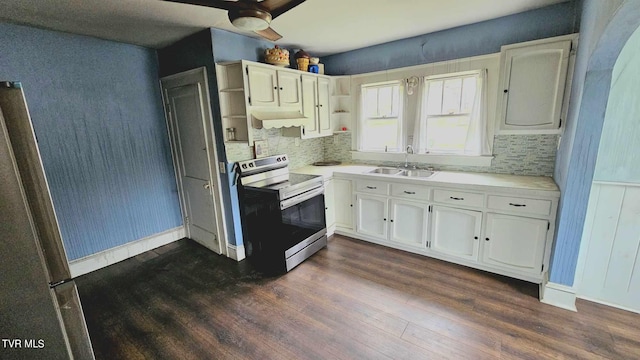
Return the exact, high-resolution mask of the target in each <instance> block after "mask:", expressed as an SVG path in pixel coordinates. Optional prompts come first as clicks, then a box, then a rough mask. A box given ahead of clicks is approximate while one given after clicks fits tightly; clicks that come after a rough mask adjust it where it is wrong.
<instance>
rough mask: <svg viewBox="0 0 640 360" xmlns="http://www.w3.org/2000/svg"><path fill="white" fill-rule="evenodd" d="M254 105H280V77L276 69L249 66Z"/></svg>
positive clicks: (250, 94)
mask: <svg viewBox="0 0 640 360" xmlns="http://www.w3.org/2000/svg"><path fill="white" fill-rule="evenodd" d="M247 69H248V70H247V71H248V77H249V98H250V105H252V106H278V78H277V75H276V74H277V73H276V70H275V69H269V68H264V67H258V66H247Z"/></svg>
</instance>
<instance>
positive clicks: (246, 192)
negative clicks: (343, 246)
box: [238, 155, 327, 272]
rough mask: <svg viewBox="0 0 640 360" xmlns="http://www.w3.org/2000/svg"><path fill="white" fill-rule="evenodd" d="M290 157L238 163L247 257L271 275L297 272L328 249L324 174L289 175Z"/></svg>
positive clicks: (241, 211)
mask: <svg viewBox="0 0 640 360" xmlns="http://www.w3.org/2000/svg"><path fill="white" fill-rule="evenodd" d="M288 164H289V159H288V157H287V155H276V156H270V157H266V158H262V159H255V160H247V161H241V162H239V163H238V170H239V174H240V185H241V186H239V187H238V189H239V197H240V214H241V217H242V233H243V237H244V241H245V252H246V254H247V256H248V258H249V259H250V260H251V261H252V262H254V263H256V264H257V265H258V266H259V267H260V268H262V269H263V270H265V271H267V272H283V271H289V270H291V269H293V268H294V267H295V266H297V265H298V264H300V263H301V262H303V261H304V260H305V259H307V258H308V257H309V256H311V255H313V254H315V253H316V252H317V251H318V250H320V249H322V248H323V247H325V246H326V245H327V228H326V222H325V207H324V187H323V179H322V176H314V175H302V174H291V173H289V168H288Z"/></svg>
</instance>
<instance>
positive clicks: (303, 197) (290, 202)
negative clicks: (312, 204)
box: [280, 187, 324, 210]
mask: <svg viewBox="0 0 640 360" xmlns="http://www.w3.org/2000/svg"><path fill="white" fill-rule="evenodd" d="M322 194H324V187H319V188H317V189H315V190H311V191H307V192H306V193H302V194H300V195H297V196H294V197H292V198H290V199H287V200H283V201H281V202H280V210H284V209H288V208H290V207H292V206H294V205H298V204H300V203H301V202H304V201H307V200H309V199H311V198H313V197H316V196H318V195H322Z"/></svg>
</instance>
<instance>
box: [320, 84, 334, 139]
mask: <svg viewBox="0 0 640 360" xmlns="http://www.w3.org/2000/svg"><path fill="white" fill-rule="evenodd" d="M329 85H330V83H329V79H327V78H324V77H319V78H318V127H319V128H320V135H331V134H333V128H332V126H331V109H330V106H329V103H330V101H331V99H330V97H329Z"/></svg>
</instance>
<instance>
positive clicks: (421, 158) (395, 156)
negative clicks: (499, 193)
mask: <svg viewBox="0 0 640 360" xmlns="http://www.w3.org/2000/svg"><path fill="white" fill-rule="evenodd" d="M404 157H405V153H389V152H368V151H351V158H352V159H353V160H368V161H396V162H404ZM492 159H493V156H491V155H484V156H469V155H436V154H409V157H408V160H409V162H411V163H425V164H429V165H431V164H435V165H457V166H484V167H489V166H491V160H492Z"/></svg>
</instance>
